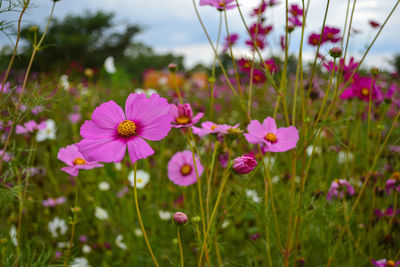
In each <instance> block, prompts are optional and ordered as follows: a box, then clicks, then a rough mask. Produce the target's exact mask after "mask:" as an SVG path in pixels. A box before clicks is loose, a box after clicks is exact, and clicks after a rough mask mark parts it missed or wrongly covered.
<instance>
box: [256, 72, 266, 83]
mask: <svg viewBox="0 0 400 267" xmlns="http://www.w3.org/2000/svg"><path fill="white" fill-rule="evenodd" d="M265 79H266V77H265V74H264V72H263V71H262V70H259V69H254V70H253V83H257V84H260V83H263V82H265Z"/></svg>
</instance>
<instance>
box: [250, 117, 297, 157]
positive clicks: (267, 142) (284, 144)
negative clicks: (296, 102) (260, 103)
mask: <svg viewBox="0 0 400 267" xmlns="http://www.w3.org/2000/svg"><path fill="white" fill-rule="evenodd" d="M247 131H248V132H249V133H245V134H244V136H245V137H246V139H247V142H249V143H251V144H260V145H263V146H264V147H263V150H264V151H265V152H267V151H269V152H284V151H288V150H290V149H293V148H295V147H296V144H297V141H298V140H299V132H298V130H297V129H296V127H294V126H289V127H282V128H277V127H276V123H275V120H274V119H273V118H271V117H267V118H266V119H265V120H264V121H263V124H261V123H260V122H259V121H257V120H252V121H250V124H249V125H248V126H247Z"/></svg>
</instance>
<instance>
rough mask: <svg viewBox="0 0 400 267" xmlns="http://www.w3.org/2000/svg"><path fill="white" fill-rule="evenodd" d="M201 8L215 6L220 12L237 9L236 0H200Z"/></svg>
mask: <svg viewBox="0 0 400 267" xmlns="http://www.w3.org/2000/svg"><path fill="white" fill-rule="evenodd" d="M200 5H201V6H213V7H215V8H217V9H218V10H220V11H221V10H224V9H226V10H229V9H233V8H235V7H236V4H235V0H200Z"/></svg>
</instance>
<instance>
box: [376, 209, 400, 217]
mask: <svg viewBox="0 0 400 267" xmlns="http://www.w3.org/2000/svg"><path fill="white" fill-rule="evenodd" d="M374 213H375V215H376V217H378V219H380V218H382V217H389V218H391V217H393V216H394V215H397V214H399V213H400V209H397V210H396V211H394V209H393V207H389V208H387V209H386V210H385V209H382V210H380V209H375V210H374Z"/></svg>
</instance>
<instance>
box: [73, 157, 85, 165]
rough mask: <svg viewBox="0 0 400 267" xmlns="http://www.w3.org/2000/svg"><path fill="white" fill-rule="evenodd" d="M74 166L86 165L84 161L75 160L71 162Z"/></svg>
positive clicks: (81, 159)
mask: <svg viewBox="0 0 400 267" xmlns="http://www.w3.org/2000/svg"><path fill="white" fill-rule="evenodd" d="M73 163H74V165H83V164H86V160H84V159H83V158H76V159H74V161H73Z"/></svg>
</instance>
